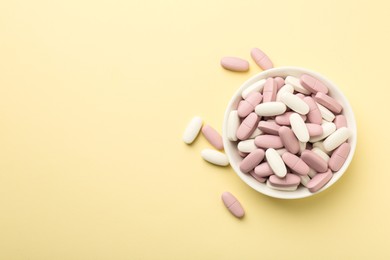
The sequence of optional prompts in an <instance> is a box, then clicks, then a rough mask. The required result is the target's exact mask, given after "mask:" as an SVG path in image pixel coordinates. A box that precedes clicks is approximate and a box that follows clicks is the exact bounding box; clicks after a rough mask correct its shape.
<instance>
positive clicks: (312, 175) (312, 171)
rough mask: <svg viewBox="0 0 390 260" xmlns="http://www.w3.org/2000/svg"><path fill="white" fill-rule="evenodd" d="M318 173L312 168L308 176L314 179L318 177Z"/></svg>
mask: <svg viewBox="0 0 390 260" xmlns="http://www.w3.org/2000/svg"><path fill="white" fill-rule="evenodd" d="M316 174H317V172H316V171H315V170H313V169H312V168H310V170H309V173H308V174H307V175H308V176H309V177H310V178H313V177H314V176H316Z"/></svg>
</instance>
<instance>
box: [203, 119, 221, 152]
mask: <svg viewBox="0 0 390 260" xmlns="http://www.w3.org/2000/svg"><path fill="white" fill-rule="evenodd" d="M202 134H203V135H204V137H205V138H206V139H207V141H209V143H210V144H211V145H212V146H214V147H215V148H217V149H218V150H222V149H223V142H222V136H221V135H220V134H219V133H218V132H217V131H216V130H215V129H214V128H212V127H211V126H209V125H204V126H203V127H202Z"/></svg>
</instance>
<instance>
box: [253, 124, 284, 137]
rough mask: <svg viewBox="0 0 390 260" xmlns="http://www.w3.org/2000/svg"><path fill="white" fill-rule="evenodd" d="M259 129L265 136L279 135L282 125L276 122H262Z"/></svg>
mask: <svg viewBox="0 0 390 260" xmlns="http://www.w3.org/2000/svg"><path fill="white" fill-rule="evenodd" d="M257 127H258V128H259V129H260V130H261V131H262V132H263V133H265V134H271V135H278V134H279V132H278V131H279V128H280V125H278V124H276V123H275V122H267V121H260V122H259V124H258V125H257Z"/></svg>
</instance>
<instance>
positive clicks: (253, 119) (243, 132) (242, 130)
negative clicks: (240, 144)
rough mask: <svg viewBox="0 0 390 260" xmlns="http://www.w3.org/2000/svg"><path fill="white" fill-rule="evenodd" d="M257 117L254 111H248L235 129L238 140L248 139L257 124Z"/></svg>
mask: <svg viewBox="0 0 390 260" xmlns="http://www.w3.org/2000/svg"><path fill="white" fill-rule="evenodd" d="M258 120H259V117H258V116H257V115H256V114H255V113H250V114H249V115H248V116H247V117H246V118H245V119H244V121H242V123H241V125H240V126H239V127H238V130H237V138H238V139H240V140H245V139H248V137H249V136H251V135H252V133H253V132H254V131H255V129H256V127H257V124H258Z"/></svg>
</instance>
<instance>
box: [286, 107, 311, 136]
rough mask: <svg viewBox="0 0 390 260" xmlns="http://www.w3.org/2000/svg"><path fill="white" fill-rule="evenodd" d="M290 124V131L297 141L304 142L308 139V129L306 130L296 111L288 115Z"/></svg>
mask: <svg viewBox="0 0 390 260" xmlns="http://www.w3.org/2000/svg"><path fill="white" fill-rule="evenodd" d="M290 124H291V129H292V131H293V132H294V134H295V136H296V137H297V138H298V140H299V141H301V142H304V143H305V142H308V141H309V138H310V136H309V131H308V130H307V127H306V125H305V122H304V121H303V119H302V117H300V116H299V115H298V114H297V113H292V114H291V116H290Z"/></svg>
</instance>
